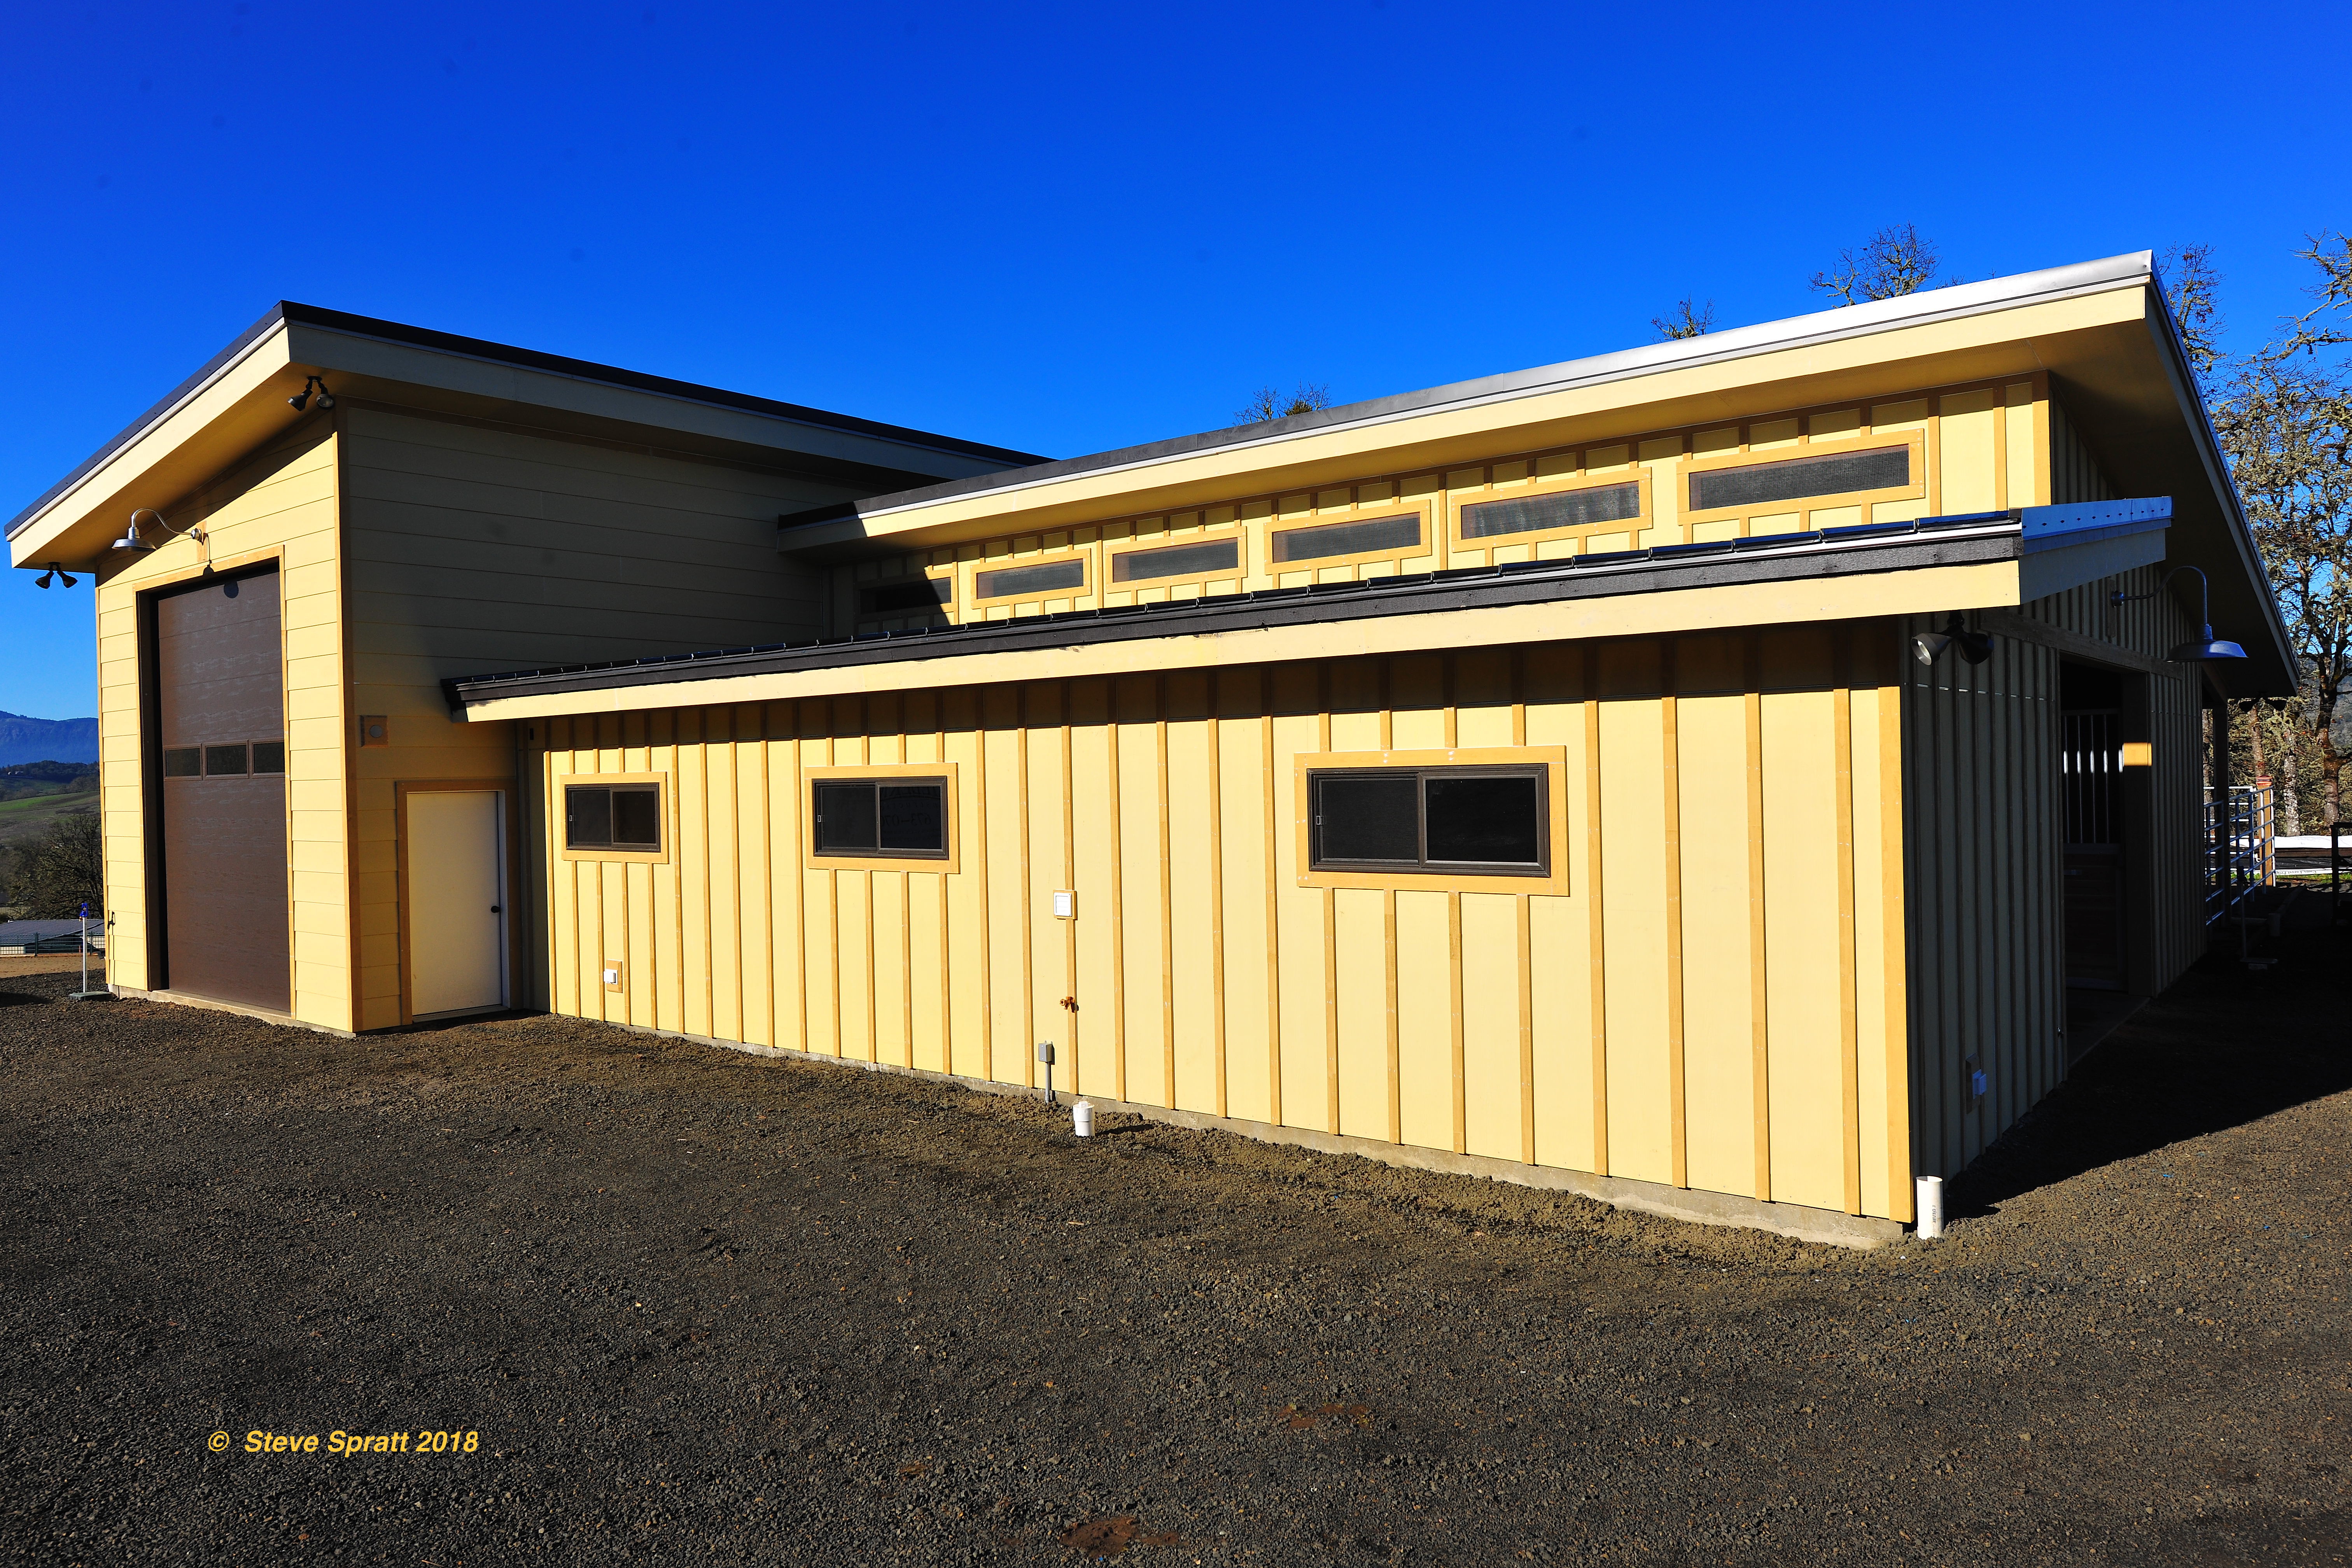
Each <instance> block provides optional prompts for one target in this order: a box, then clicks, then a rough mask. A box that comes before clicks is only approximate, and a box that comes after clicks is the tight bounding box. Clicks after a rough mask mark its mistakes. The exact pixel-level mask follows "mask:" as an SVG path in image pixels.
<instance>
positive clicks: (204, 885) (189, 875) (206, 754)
mask: <svg viewBox="0 0 2352 1568" xmlns="http://www.w3.org/2000/svg"><path fill="white" fill-rule="evenodd" d="M155 651H156V688H157V689H156V696H157V715H158V721H159V728H160V730H161V733H160V734H159V735H158V736H157V737H156V742H157V744H158V749H159V750H160V751H161V752H162V755H163V952H164V966H165V973H166V984H168V985H169V986H170V988H171V989H172V990H173V991H176V992H182V993H184V994H189V995H194V996H204V997H208V998H210V999H212V1000H214V1001H216V1002H234V1003H238V1004H240V1005H245V1006H248V1007H266V1008H268V1009H270V1010H272V1011H274V1012H280V1013H283V1012H289V1011H291V1010H292V1008H291V996H290V994H289V968H290V965H289V950H288V939H287V925H288V921H287V904H288V893H287V879H286V694H285V679H284V673H283V671H284V660H283V657H282V655H281V652H280V648H279V639H278V574H277V572H276V571H275V570H272V571H268V572H264V573H259V574H254V575H250V576H244V577H232V578H228V579H226V580H223V579H218V578H215V579H214V580H213V581H211V582H208V583H205V584H201V585H200V586H197V587H194V588H188V589H184V590H182V591H180V592H178V593H174V594H171V595H166V596H164V597H162V598H159V599H157V600H156V601H155Z"/></svg>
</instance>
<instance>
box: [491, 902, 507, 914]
mask: <svg viewBox="0 0 2352 1568" xmlns="http://www.w3.org/2000/svg"><path fill="white" fill-rule="evenodd" d="M504 912H505V911H504V910H500V909H499V906H498V905H496V904H492V905H491V906H490V913H492V914H494V915H495V914H503V913H504Z"/></svg>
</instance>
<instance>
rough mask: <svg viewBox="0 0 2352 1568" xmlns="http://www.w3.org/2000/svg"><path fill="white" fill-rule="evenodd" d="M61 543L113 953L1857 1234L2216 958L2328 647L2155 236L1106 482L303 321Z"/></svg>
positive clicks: (149, 975) (124, 962) (76, 513)
mask: <svg viewBox="0 0 2352 1568" xmlns="http://www.w3.org/2000/svg"><path fill="white" fill-rule="evenodd" d="M140 509H146V510H140ZM134 511H136V515H135V517H134ZM10 542H11V547H12V555H13V558H14V560H15V562H16V564H18V565H19V566H27V567H35V568H41V567H46V566H47V565H49V564H50V563H59V564H62V565H63V566H64V567H66V568H67V569H68V570H81V569H83V568H88V569H90V570H92V571H94V572H95V573H96V574H97V575H98V579H99V581H98V616H99V637H100V661H101V663H100V682H101V713H100V722H101V731H102V743H103V747H104V761H103V770H104V773H103V786H104V791H105V795H104V805H105V812H106V823H107V847H108V883H109V888H108V891H109V899H110V911H111V914H112V917H113V919H114V921H115V925H114V940H113V941H112V942H111V943H110V951H109V953H108V971H109V978H110V983H111V984H112V985H113V987H114V988H115V989H116V990H117V991H118V992H121V993H124V994H133V993H140V994H155V995H160V996H165V997H170V998H175V999H178V998H184V999H187V1000H190V1001H201V1002H205V1003H209V1004H213V1005H236V1006H240V1007H244V1008H246V1009H248V1010H252V1011H255V1012H258V1013H261V1014H263V1015H265V1016H278V1017H285V1018H288V1019H289V1020H292V1021H297V1022H301V1023H305V1024H310V1025H313V1026H320V1027H326V1028H331V1029H340V1030H352V1031H367V1030H374V1029H383V1028H392V1027H397V1026H403V1025H406V1024H410V1023H413V1022H415V1021H416V1020H419V1019H431V1018H436V1017H442V1016H457V1015H461V1014H464V1013H466V1012H467V1011H470V1010H474V1009H495V1008H500V1007H523V1008H543V1009H551V1010H553V1011H556V1012H560V1013H564V1014H572V1015H577V1016H585V1017H591V1018H602V1019H606V1020H609V1021H612V1022H614V1023H617V1024H622V1025H626V1026H634V1027H639V1028H646V1029H655V1030H662V1031H669V1032H675V1033H679V1034H684V1035H688V1036H692V1037H701V1038H708V1039H711V1040H716V1041H720V1042H724V1043H728V1044H730V1045H738V1046H742V1047H749V1048H752V1049H758V1050H770V1051H782V1052H795V1053H807V1054H811V1055H814V1056H819V1057H824V1058H842V1059H845V1060H848V1061H852V1062H856V1063H860V1064H868V1065H872V1066H875V1067H888V1068H900V1069H908V1070H914V1071H920V1072H931V1073H940V1074H945V1075H949V1076H951V1077H953V1078H956V1079H964V1080H968V1081H971V1082H974V1083H977V1084H984V1085H989V1086H995V1087H1019V1088H1030V1087H1034V1086H1036V1085H1037V1084H1039V1083H1040V1082H1041V1081H1042V1078H1041V1074H1042V1072H1043V1070H1044V1069H1043V1068H1041V1066H1040V1061H1039V1056H1040V1050H1039V1047H1040V1043H1041V1042H1045V1043H1050V1044H1051V1046H1052V1047H1053V1049H1054V1055H1055V1058H1056V1059H1057V1062H1058V1064H1059V1065H1058V1068H1057V1071H1058V1072H1059V1074H1060V1081H1061V1083H1062V1084H1063V1085H1064V1086H1065V1087H1075V1088H1076V1089H1080V1090H1082V1091H1083V1092H1085V1093H1086V1094H1087V1095H1088V1096H1089V1097H1090V1098H1092V1099H1094V1100H1096V1101H1097V1104H1107V1105H1113V1106H1119V1107H1127V1108H1132V1109H1135V1110H1140V1111H1142V1112H1144V1113H1146V1114H1150V1115H1154V1116H1160V1117H1164V1118H1171V1119H1175V1120H1179V1121H1188V1122H1192V1123H1196V1124H1207V1125H1218V1126H1226V1127H1231V1128H1234V1129H1235V1130H1238V1131H1247V1132H1252V1133H1255V1134H1257V1135H1260V1136H1265V1137H1273V1138H1278V1139H1283V1140H1286V1141H1293V1142H1305V1143H1308V1144H1312V1145H1315V1146H1318V1147H1325V1148H1335V1149H1347V1150H1353V1151H1357V1152H1364V1153H1370V1154H1372V1155H1375V1156H1376V1157H1381V1158H1387V1159H1391V1160H1400V1161H1404V1162H1407V1163H1421V1164H1426V1165H1432V1166H1436V1167H1441V1168H1447V1169H1455V1170H1463V1171H1469V1172H1476V1173H1486V1174H1491V1175H1495V1176H1498V1177H1502V1178H1505V1179H1511V1180H1517V1181H1527V1182H1535V1183H1538V1184H1546V1185H1552V1186H1558V1187H1563V1188H1568V1189H1571V1190H1577V1191H1582V1192H1587V1193H1591V1194H1594V1195H1596V1196H1600V1197H1603V1198H1606V1199H1609V1200H1612V1201H1615V1202H1620V1203H1624V1204H1629V1205H1635V1206H1641V1207H1645V1208H1650V1209H1654V1210H1657V1211H1660V1212H1664V1213H1671V1214H1680V1215H1688V1216H1691V1217H1696V1218H1706V1219H1714V1220H1722V1221H1733V1222H1738V1223H1747V1224H1754V1225H1759V1226H1768V1227H1770V1228H1774V1229H1779V1230H1783V1231H1787V1232H1790V1233H1791V1234H1799V1235H1807V1236H1816V1237H1828V1238H1842V1239H1847V1240H1864V1241H1867V1240H1871V1239H1874V1238H1885V1237H1888V1236H1891V1235H1893V1234H1895V1233H1896V1232H1897V1230H1898V1228H1899V1226H1901V1225H1903V1224H1904V1223H1906V1222H1907V1221H1909V1220H1910V1219H1911V1218H1912V1205H1913V1180H1914V1178H1915V1177H1916V1176H1918V1175H1922V1174H1949V1173H1956V1172H1958V1170H1960V1169H1961V1168H1963V1167H1965V1166H1966V1165H1967V1164H1968V1163H1969V1161H1971V1160H1972V1159H1973V1158H1974V1157H1975V1156H1976V1155H1977V1154H1978V1153H1979V1152H1980V1151H1981V1150H1982V1149H1983V1148H1984V1147H1985V1146H1986V1144H1988V1143H1989V1142H1991V1141H1992V1140H1993V1139H1994V1138H1996V1137H1998V1136H1999V1135H2000V1132H2001V1131H2003V1130H2004V1129H2005V1128H2007V1127H2009V1126H2010V1125H2011V1124H2012V1123H2013V1122H2014V1121H2016V1120H2017V1119H2018V1118H2019V1117H2020V1116H2021V1115H2022V1114H2023V1113H2024V1111H2025V1110H2028V1109H2029V1108H2030V1107H2032V1105H2033V1104H2034V1103H2035V1102H2036V1101H2037V1100H2040V1099H2041V1098H2042V1096H2043V1095H2046V1094H2047V1093H2048V1092H2050V1090H2051V1089H2053V1087H2054V1086H2055V1085H2056V1084H2057V1083H2059V1082H2060V1081H2061V1080H2062V1079H2063V1078H2064V1076H2065V1074H2066V1072H2067V1069H2068V1068H2069V1065H2070V1064H2071V1062H2072V1061H2074V1060H2075V1059H2078V1058H2079V1057H2080V1056H2081V1054H2082V1053H2083V1052H2084V1050H2086V1049H2088V1048H2089V1047H2090V1046H2091V1045H2092V1044H2094V1043H2095V1041H2094V1040H2093V1039H2092V1038H2091V1037H2090V1036H2091V1033H2092V1031H2091V1029H2090V1028H2089V1027H2088V1026H2086V1024H2085V1023H2084V1020H2086V1019H2089V1018H2092V1017H2099V1018H2105V1019H2112V1018H2113V1017H2115V1016H2119V1015H2120V1014H2121V1013H2122V1012H2123V1011H2126V1010H2127V1008H2128V1006H2129V1005H2130V1004H2131V1002H2132V1001H2133V1000H2134V999H2137V998H2142V997H2146V996H2147V995H2150V994H2154V993H2156V992H2157V991H2158V990H2160V989H2162V988H2163V987H2164V986H2166V985H2168V984H2170V983H2171V982H2172V981H2173V980H2175V979H2176V978H2178V977H2179V975H2180V974H2181V973H2182V972H2183V971H2184V970H2185V969H2186V968H2187V967H2188V966H2189V964H2190V963H2193V962H2195V961H2196V960H2197V959H2198V958H2199V957H2200V955H2201V954H2202V953H2203V952H2204V951H2205V949H2206V944H2207V940H2208V937H2207V910H2206V902H2205V900H2206V889H2207V880H2208V872H2209V868H2210V865H2211V860H2212V849H2211V846H2210V845H2209V844H2208V843H2207V842H2206V841H2205V839H2204V838H2203V837H2202V834H2203V828H2202V826H2201V825H2202V822H2203V812H2202V803H2201V793H2202V776H2203V767H2204V764H2205V762H2206V760H2207V759H2206V757H2205V754H2204V748H2205V745H2206V742H2205V739H2204V731H2205V726H2204V715H2205V713H2206V712H2207V711H2208V710H2210V709H2212V708H2213V707H2215V706H2216V705H2217V704H2219V703H2221V701H2223V700H2225V699H2226V698H2229V697H2242V696H2248V695H2253V694H2257V693H2282V692H2284V691H2287V690H2290V689H2292V687H2293V681H2294V672H2293V659H2292V656H2291V653H2290V650H2289V647H2288V645H2287V642H2286V639H2285V634H2284V630H2283V627H2282V625H2281V622H2280V619H2279V616H2278V614H2277V610H2276V607H2275V605H2273V602H2272V600H2271V596H2270V594H2269V590H2268V588H2267V586H2266V584H2265V581H2264V577H2263V572H2262V570H2261V567H2260V563H2259V562H2258V560H2257V559H2256V556H2255V554H2254V551H2253V547H2252V541H2251V537H2250V535H2249V532H2248V530H2247V527H2246V524H2245V521H2244V519H2243V517H2242V515H2241V514H2240V512H2239V510H2238V507H2237V504H2236V501H2235V499H2234V496H2233V494H2232V492H2231V489H2230V486H2229V484H2228V482H2227V479H2226V477H2225V475H2224V471H2223V468H2222V465H2221V458H2220V455H2219V453H2218V451H2217V449H2216V447H2215V444H2214V441H2213V438H2212V434H2211V431H2210V427H2209V426H2208V424H2207V421H2206V418H2205V415H2204V411H2203V408H2202V405H2201V404H2200V401H2199V398H2198V395H2197V393H2196V390H2195V387H2194V384H2193V382H2192V380H2191V379H2190V377H2189V374H2188V373H2187V370H2186V368H2185V364H2184V362H2183V359H2182V355H2181V352H2180V348H2179V341H2178V338H2177V335H2176V333H2175V331H2174V329H2173V326H2172V324H2171V322H2170V321H2169V320H2168V316H2167V315H2166V312H2165V308H2164V305H2163V302H2162V299H2161V295H2160V292H2159V290H2158V287H2157V285H2156V280H2155V279H2154V277H2153V275H2152V273H2151V270H2150V267H2149V260H2148V258H2147V256H2146V255H2144V254H2143V255H2138V256H2133V257H2126V258H2116V259H2112V260H2106V261H2100V262H2093V263H2088V264H2085V265H2082V266H2076V267H2070V268H2058V269H2054V270H2051V271H2046V272H2038V273H2032V274H2028V275H2024V276H2021V277H2016V278H2009V279H1995V280H1992V281H1990V282H1985V283H1979V284H1972V285H1967V286H1963V287H1958V288H1953V289H1943V290H1938V291H1936V292H1934V293H1929V294H1921V295H1914V296H1911V297H1908V298H1905V299H1900V300H1885V301H1881V302H1878V303H1875V304H1869V305H1861V306H1853V307H1849V308H1845V309H1842V310H1832V311H1829V312H1825V313H1822V314H1818V315H1812V316H1806V317H1801V318H1798V319H1795V320H1792V321H1780V322H1773V323H1769V324H1766V325H1762V326H1757V327H1750V328H1744V329H1740V330H1738V331H1724V332H1717V333H1712V334H1709V335H1707V336H1706V337H1702V338H1697V339H1692V340H1685V341H1682V342H1669V343H1659V344H1654V345H1651V346H1648V347H1644V348H1640V349H1635V350H1632V351H1629V352H1626V353H1617V354H1610V355H1605V356H1601V357H1599V358H1595V359H1588V360H1581V361H1574V362H1570V363H1562V364H1555V365H1549V366H1546V367H1544V368H1542V369H1539V370H1533V371H1526V372H1520V373H1516V374H1507V375H1499V376H1495V377H1491V378H1488V379H1486V380H1481V381H1475V382H1468V383H1463V384H1456V385H1452V386H1444V387H1439V388H1434V389H1432V390H1429V391H1425V392H1418V393H1412V394H1408V395H1402V396H1397V397H1391V398H1385V399H1381V400H1378V401H1375V402H1371V403H1363V404H1356V405H1349V406H1347V407H1341V408H1335V409H1329V410H1326V411H1322V412H1319V413H1316V414H1310V415H1304V416H1296V417H1292V418H1288V419H1283V420H1279V421H1276V422H1273V423H1270V424H1265V425H1257V426H1244V427H1240V428H1236V429H1228V430H1220V431H1215V432H1212V433H1209V434H1206V435H1201V436H1193V437H1183V438H1181V439H1177V440H1171V441H1165V442H1160V443H1156V444H1153V445H1150V446H1146V447H1133V448H1128V449H1124V450H1120V451H1114V452H1108V453H1102V454H1098V455H1096V456H1093V457H1087V458H1075V459H1070V460H1066V461H1057V462H1047V461H1043V460H1040V459H1037V458H1033V457H1030V456H1028V455H1025V454H1021V453H1014V452H1008V451H1004V450H1002V449H999V448H994V447H984V446H979V445H975V444H972V443H969V442H962V441H956V440H951V439H949V438H946V437H936V436H929V435H924V434H922V433H919V432H916V431H910V430H905V429H899V428H896V427H892V426H881V425H876V424H872V423H869V422H866V421H861V420H856V419H850V418H845V417H842V416H835V415H829V414H824V413H820V412H817V411H814V410H811V409H805V408H798V407H792V406H787V405H777V404H773V403H767V402H763V401H761V400H759V399H754V398H748V397H741V396H737V395H730V394H726V393H721V392H717V391H714V390H712V389H709V388H704V387H695V386H687V385H682V384H677V383H671V382H664V381H660V380H657V379H655V378H651V377H646V376H639V375H634V374H628V373H625V372H621V371H615V370H612V369H609V368H606V367H602V366H596V365H589V364H583V363H577V362H572V361H563V360H557V359H552V358H551V357H549V356H544V355H539V354H532V353H523V352H520V351H517V350H512V349H507V348H502V347H499V346H497V345H493V344H487V343H481V342H472V341H470V340H463V339H457V338H451V337H447V336H445V335H443V334H438V333H433V332H425V331H416V330H415V329H411V328H406V327H400V326H395V325H393V324H390V323H385V322H381V321H366V320H362V319H359V318H353V317H348V316H341V315H338V314H335V313H332V312H328V311H321V310H311V309H309V308H305V307H298V306H293V305H287V306H283V307H281V308H280V309H279V310H278V311H276V312H273V314H272V315H271V316H270V317H268V318H267V319H266V320H265V321H263V322H261V323H260V324H259V325H258V326H257V327H256V328H255V329H254V330H253V331H251V332H249V333H247V335H246V336H245V337H244V338H243V339H241V340H240V341H239V342H238V343H237V344H236V345H234V346H233V347H232V348H231V349H230V350H228V351H227V352H226V353H224V354H223V355H222V356H220V358H218V359H217V360H215V362H214V363H212V364H210V365H208V366H206V367H205V369H204V370H203V371H202V372H200V373H199V374H197V375H196V376H195V377H194V378H192V379H191V380H190V382H189V383H188V384H185V385H184V386H183V387H182V388H181V389H179V391H177V392H175V393H174V394H173V395H172V396H171V397H170V398H168V399H166V400H165V402H164V403H163V404H162V405H158V406H157V407H156V408H155V409H154V410H152V411H151V412H150V414H149V415H147V416H144V417H143V418H142V420H141V421H140V422H139V424H137V425H136V426H133V427H132V428H131V430H129V431H127V432H125V433H124V435H123V436H122V437H121V438H119V439H118V440H117V441H116V442H114V443H112V444H110V446H109V447H107V448H106V449H105V450H104V451H102V452H101V453H100V454H99V456H98V457H96V458H93V459H91V461H90V462H89V463H88V464H86V465H84V466H83V468H81V469H79V470H77V472H76V473H75V474H73V475H72V476H70V477H68V479H67V480H66V481H65V482H64V483H62V484H61V485H59V486H58V488H57V489H55V490H54V491H52V492H51V493H50V494H49V495H48V496H47V497H45V498H43V499H42V500H40V501H39V502H38V503H37V504H36V505H35V506H34V507H32V508H30V509H28V510H26V512H25V513H24V514H22V515H21V516H19V517H18V518H17V520H16V522H15V523H13V524H12V525H11V528H10ZM2186 568H2195V570H2194V571H2189V570H2185V569H2186ZM2217 634H2218V636H2219V637H2221V638H2223V639H2228V640H2229V641H2230V642H2232V643H2234V644H2236V645H2238V646H2237V647H2235V648H2230V647H2216V646H2215V638H2216V636H2217ZM2232 655H2242V657H2231V656H2232ZM2218 732H2224V733H2225V732H2226V730H2225V729H2224V730H2222V731H2218ZM232 931H234V932H236V933H237V940H236V941H234V942H232V941H230V940H227V938H228V933H230V932H232ZM255 933H264V934H265V935H267V936H268V939H269V940H266V941H257V940H255ZM278 933H282V936H281V935H278ZM2070 998H2071V999H2072V1001H2073V1003H2074V1005H2072V1006H2071V1007H2070ZM2086 1004H2091V1005H2086ZM2070 1019H2071V1020H2073V1022H2072V1023H2070Z"/></svg>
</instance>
